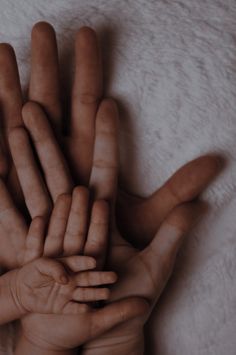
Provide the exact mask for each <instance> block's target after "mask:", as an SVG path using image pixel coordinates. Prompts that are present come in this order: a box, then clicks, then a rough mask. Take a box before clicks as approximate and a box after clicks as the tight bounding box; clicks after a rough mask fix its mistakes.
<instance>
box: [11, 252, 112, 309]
mask: <svg viewBox="0 0 236 355" xmlns="http://www.w3.org/2000/svg"><path fill="white" fill-rule="evenodd" d="M95 265H96V264H95V260H94V259H93V258H90V257H86V256H77V257H76V256H74V257H67V258H64V260H61V261H59V260H57V261H56V260H52V259H48V258H40V259H36V260H35V261H32V262H30V263H28V264H27V265H25V266H23V267H22V268H20V269H17V270H16V271H14V272H12V274H11V275H12V281H11V293H12V294H13V295H14V299H15V302H16V304H17V305H18V307H19V309H22V310H23V311H24V312H25V313H32V312H34V313H40V314H80V313H82V312H85V311H86V310H87V308H88V306H87V305H86V304H83V302H84V303H85V302H95V301H98V300H105V299H107V298H108V296H109V293H108V289H106V288H98V287H95V286H101V285H104V284H109V283H113V282H115V281H116V277H115V274H114V273H101V272H99V273H98V272H94V271H88V270H92V269H93V268H95ZM66 267H67V270H66ZM98 274H99V275H98Z"/></svg>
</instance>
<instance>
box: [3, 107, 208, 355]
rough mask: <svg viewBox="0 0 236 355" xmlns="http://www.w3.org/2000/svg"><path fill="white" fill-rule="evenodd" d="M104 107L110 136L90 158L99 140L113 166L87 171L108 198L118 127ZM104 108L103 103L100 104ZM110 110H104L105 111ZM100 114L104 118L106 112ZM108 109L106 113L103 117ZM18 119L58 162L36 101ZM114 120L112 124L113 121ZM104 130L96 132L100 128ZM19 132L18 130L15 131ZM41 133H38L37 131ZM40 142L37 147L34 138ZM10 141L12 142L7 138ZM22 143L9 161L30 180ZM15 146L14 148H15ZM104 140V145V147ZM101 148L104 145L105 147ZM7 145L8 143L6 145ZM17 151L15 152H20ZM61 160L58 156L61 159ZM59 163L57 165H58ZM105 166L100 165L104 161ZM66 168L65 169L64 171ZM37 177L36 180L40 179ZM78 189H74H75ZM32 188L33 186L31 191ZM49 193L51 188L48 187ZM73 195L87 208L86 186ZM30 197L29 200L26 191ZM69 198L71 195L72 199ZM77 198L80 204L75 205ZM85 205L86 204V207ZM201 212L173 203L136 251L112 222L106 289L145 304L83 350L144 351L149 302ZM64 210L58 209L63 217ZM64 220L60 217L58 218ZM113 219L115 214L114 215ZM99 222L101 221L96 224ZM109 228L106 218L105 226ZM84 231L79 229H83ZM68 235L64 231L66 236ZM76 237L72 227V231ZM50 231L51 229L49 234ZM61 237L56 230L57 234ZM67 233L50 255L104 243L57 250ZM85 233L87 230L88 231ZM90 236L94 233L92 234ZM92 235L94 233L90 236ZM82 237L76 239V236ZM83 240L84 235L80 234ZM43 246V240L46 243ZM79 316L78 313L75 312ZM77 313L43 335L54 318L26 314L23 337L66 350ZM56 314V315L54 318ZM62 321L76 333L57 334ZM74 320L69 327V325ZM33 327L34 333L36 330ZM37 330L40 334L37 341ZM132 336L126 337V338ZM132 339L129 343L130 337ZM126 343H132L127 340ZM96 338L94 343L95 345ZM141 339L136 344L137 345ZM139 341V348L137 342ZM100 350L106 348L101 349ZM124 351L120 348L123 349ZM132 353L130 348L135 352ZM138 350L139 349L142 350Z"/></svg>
mask: <svg viewBox="0 0 236 355" xmlns="http://www.w3.org/2000/svg"><path fill="white" fill-rule="evenodd" d="M107 104H109V106H108V107H106V111H105V109H104V112H103V123H104V122H105V123H106V124H105V125H104V129H105V128H106V129H110V131H111V132H112V140H111V139H110V137H109V136H108V137H107V134H106V135H105V137H107V138H106V139H105V137H104V135H100V134H97V140H96V142H95V153H94V161H100V155H101V156H104V154H103V150H102V149H101V148H100V147H101V146H100V144H99V143H100V140H102V142H103V145H102V147H103V149H106V151H108V152H109V155H106V164H107V165H106V166H108V167H109V166H112V167H113V169H112V170H111V169H102V170H99V171H98V167H97V164H93V168H92V173H91V186H92V188H93V190H94V191H95V193H96V195H97V196H99V197H100V198H104V197H106V198H108V199H109V200H113V199H114V194H115V191H116V189H115V181H116V177H115V175H114V176H113V174H116V173H117V169H116V168H114V167H115V166H117V159H118V156H117V148H118V137H117V134H118V131H117V120H118V112H117V110H116V107H115V105H114V103H112V106H111V103H110V101H109V102H107V101H106V105H107ZM103 107H104V103H103ZM108 109H109V110H108ZM105 112H106V114H107V116H106V115H105ZM108 113H109V115H108ZM106 117H109V121H110V122H109V123H108V122H106ZM23 120H24V123H25V125H26V127H27V129H28V132H29V134H30V136H31V138H32V141H33V142H34V146H35V150H36V152H37V154H38V156H39V159H40V154H41V153H40V152H42V151H45V149H46V147H48V138H47V137H50V139H51V142H53V145H54V146H53V148H52V147H51V149H49V150H48V152H49V153H48V154H49V156H52V160H53V161H58V162H59V160H60V158H61V153H59V146H58V145H57V142H56V140H55V138H54V137H53V132H52V130H51V128H50V126H49V125H47V123H46V120H47V119H46V116H45V114H44V113H43V111H42V110H41V109H40V107H39V106H37V105H36V104H32V103H28V104H26V106H25V108H24V109H23ZM112 122H113V124H112ZM104 129H102V130H101V131H102V132H104ZM17 130H18V129H17ZM20 130H21V131H22V130H24V129H23V128H21V129H20ZM41 134H42V135H41ZM13 135H14V136H15V131H13ZM41 136H43V137H44V140H41V139H40V137H41ZM39 141H40V145H39V144H38V142H39ZM10 142H11V140H10ZM21 143H22V142H21V141H19V142H18V141H17V139H14V145H16V146H15V147H14V148H15V151H14V149H13V150H12V155H13V159H14V162H15V165H16V168H17V172H18V175H19V177H20V181H27V180H29V176H31V171H32V169H33V170H34V172H35V175H39V169H38V168H37V167H36V166H35V165H34V164H33V161H31V160H30V158H29V155H27V154H24V150H23V151H22V150H21V152H20V150H19V148H20V146H21V147H22V144H21ZM18 144H19V146H17V145H18ZM104 144H105V146H104ZM104 147H105V148H104ZM11 148H12V144H11ZM19 152H20V153H19ZM22 155H24V156H25V157H26V158H25V159H26V160H25V163H24V164H23V168H22V167H21V166H20V174H19V164H18V161H19V160H21V159H22ZM41 157H42V161H41V166H42V167H43V169H44V175H45V176H47V175H48V174H47V169H48V167H47V164H46V159H45V162H43V159H44V155H41ZM63 161H64V159H63V158H62V162H63ZM61 165H62V163H61V164H59V166H61ZM104 166H105V165H104ZM65 171H67V169H66V170H65ZM109 179H111V181H113V184H112V185H111V186H113V188H112V189H109V190H108V189H107V184H102V183H101V182H103V181H110V180H109ZM39 181H41V180H39ZM77 189H78V188H77ZM34 190H35V191H36V190H37V189H34ZM48 190H49V192H50V191H51V189H50V188H48ZM23 192H24V193H25V198H26V200H28V198H27V194H26V193H27V191H25V190H24V189H23ZM75 196H76V197H77V199H78V202H77V203H76V205H77V206H79V205H81V206H88V205H89V195H88V193H87V192H86V189H84V188H79V190H77V193H76V195H75ZM28 197H29V200H30V197H32V198H33V195H32V193H31V196H30V195H29V196H28ZM72 201H73V199H72ZM79 202H80V203H79ZM62 206H63V210H64V213H66V212H65V210H66V201H63V205H62ZM86 208H87V207H85V210H86ZM203 212H204V204H202V203H201V202H189V203H185V204H182V205H180V206H177V207H176V208H174V209H173V211H172V212H171V213H170V214H169V215H168V216H167V217H166V218H165V220H164V221H163V222H162V223H161V225H160V228H159V229H158V231H157V233H156V236H155V237H154V238H153V240H152V241H151V242H150V243H149V245H148V246H147V247H146V248H144V249H143V250H142V251H140V250H138V249H136V248H135V247H134V246H132V244H129V243H128V242H127V241H125V239H124V238H123V237H122V236H121V234H120V233H119V232H118V230H117V228H116V226H115V224H114V227H113V229H112V231H113V232H112V239H111V245H110V250H109V257H108V263H107V266H108V267H109V268H110V267H111V268H112V269H114V270H115V271H116V272H117V273H118V275H119V279H118V282H117V285H116V286H114V287H113V288H112V292H111V300H112V301H115V300H121V299H124V298H126V297H135V298H136V297H140V298H143V299H144V300H146V301H148V304H149V307H148V308H147V309H146V312H145V313H144V314H142V315H140V317H136V319H135V320H133V321H130V322H128V321H127V322H126V323H125V324H123V325H122V326H121V327H120V328H118V327H116V329H115V330H111V331H109V332H107V333H105V334H104V336H100V337H99V339H98V340H95V341H93V342H92V343H90V344H87V345H86V346H85V349H84V351H85V353H87V352H88V353H90V352H91V353H95V352H96V351H98V353H100V352H101V351H107V353H108V352H109V351H111V350H112V351H117V353H118V352H119V351H120V346H121V341H120V343H119V344H120V345H119V349H115V350H114V345H113V344H112V343H113V342H114V343H115V344H116V339H117V337H119V339H121V340H122V342H123V346H125V347H128V348H127V353H129V351H130V346H132V347H134V351H136V350H135V349H137V348H138V349H141V351H142V349H143V343H142V341H141V340H140V339H142V337H140V334H142V329H143V325H144V324H145V322H146V320H147V319H148V317H149V315H150V313H151V310H152V308H153V306H154V305H155V303H156V301H157V300H158V298H159V296H160V294H161V292H162V290H163V288H164V286H165V284H166V282H167V281H168V278H169V276H170V274H171V271H172V268H173V265H174V262H175V258H176V254H177V251H178V250H179V248H180V246H181V242H182V240H183V238H184V236H185V234H187V233H188V231H189V230H190V229H191V228H192V227H193V225H194V224H195V223H196V222H197V220H198V219H199V217H200V216H201V215H202V214H203ZM62 213H63V211H61V212H60V215H61V216H62V215H63V214H62ZM86 218H87V217H86V213H82V214H80V228H81V226H85V225H86V222H83V220H82V219H85V220H86ZM63 219H64V218H63ZM113 220H115V218H114V217H113ZM99 225H101V224H100V223H99ZM106 226H107V228H108V218H107V224H106ZM82 230H83V228H82ZM70 234H71V233H69V235H70ZM76 234H77V235H80V236H81V231H80V233H78V231H77V233H76V232H75V231H74V232H73V233H72V235H76ZM49 235H50V233H49ZM59 235H61V233H59ZM66 235H67V234H66V233H65V238H64V243H63V244H62V243H61V241H60V240H57V241H55V240H54V242H53V243H51V247H50V255H52V256H55V257H56V256H57V253H59V254H60V253H64V254H65V255H67V254H66V253H69V254H71V255H73V254H75V253H80V254H85V255H91V256H94V257H96V258H98V259H100V258H99V255H102V254H104V250H105V248H104V242H102V243H101V241H100V242H99V240H98V239H95V240H94V242H93V243H91V244H90V245H91V246H89V245H84V244H83V243H74V244H73V245H70V247H69V248H68V246H67V247H66V250H65V249H61V247H62V245H63V248H65V245H66V240H67V237H66ZM89 235H90V233H89ZM91 235H93V233H91ZM95 235H96V234H95ZM80 239H81V238H80ZM82 240H83V238H82ZM45 244H46V245H47V241H46V243H45ZM103 262H104V258H103V260H101V259H100V260H99V267H102V265H103ZM79 317H80V316H79ZM79 317H77V319H76V317H68V319H67V321H65V320H64V321H63V322H58V323H57V324H58V327H59V328H57V326H56V325H55V323H53V325H54V326H53V327H51V326H50V327H49V329H51V331H50V332H49V333H48V331H47V330H46V329H47V327H46V322H47V323H49V324H50V323H52V322H54V319H53V318H49V317H45V316H39V315H38V316H37V315H32V316H28V317H27V318H26V319H24V320H23V327H24V334H25V336H26V338H27V339H30V340H31V343H32V342H33V343H34V344H35V345H36V346H38V347H46V344H47V346H48V348H49V349H50V350H52V351H62V350H63V349H64V346H65V344H67V347H68V348H72V349H73V348H74V347H75V346H78V345H79V343H78V340H80V332H79V330H78V328H77V327H76V326H75V320H76V321H78V319H79ZM57 318H58V316H57ZM62 324H63V325H65V330H66V329H68V328H70V329H74V330H75V332H73V331H71V332H70V334H68V333H67V332H66V334H65V338H63V337H62V336H61V334H62V329H63V325H62ZM72 324H73V326H72ZM35 329H37V333H36V332H35ZM38 334H40V337H39V339H40V340H39V339H38V337H37V336H38ZM58 334H60V338H58ZM130 339H131V340H130ZM134 339H135V340H137V339H138V343H137V341H135V343H134V344H133V341H134ZM130 341H131V343H130ZM97 342H98V343H97ZM140 342H141V344H140ZM140 345H141V346H140ZM104 349H105V350H104ZM122 351H124V349H123V350H122ZM134 353H135V352H134ZM141 353H142V352H141Z"/></svg>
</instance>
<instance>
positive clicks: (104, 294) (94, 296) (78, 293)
mask: <svg viewBox="0 0 236 355" xmlns="http://www.w3.org/2000/svg"><path fill="white" fill-rule="evenodd" d="M109 296H110V291H109V290H108V288H86V287H84V288H83V287H78V288H77V289H76V290H75V291H74V293H73V300H74V301H78V302H94V301H100V300H107V299H108V298H109Z"/></svg>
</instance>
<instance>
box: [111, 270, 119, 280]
mask: <svg viewBox="0 0 236 355" xmlns="http://www.w3.org/2000/svg"><path fill="white" fill-rule="evenodd" d="M117 280H118V275H117V273H115V272H110V283H115V282H117Z"/></svg>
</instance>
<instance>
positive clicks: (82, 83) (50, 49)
mask: <svg viewBox="0 0 236 355" xmlns="http://www.w3.org/2000/svg"><path fill="white" fill-rule="evenodd" d="M75 54H76V58H75V75H74V85H73V90H72V94H71V103H69V104H68V103H67V107H70V108H71V109H70V111H71V117H66V123H68V122H70V124H69V129H68V130H69V132H70V134H69V135H68V136H67V137H66V141H67V144H66V147H65V151H66V153H67V157H68V158H69V161H70V162H71V167H72V168H73V171H74V176H75V179H76V183H78V182H79V183H80V184H88V181H89V177H90V174H91V167H92V160H93V146H94V140H95V122H96V117H97V111H98V107H99V103H100V99H101V97H102V68H101V56H100V49H99V45H98V41H97V37H96V34H95V32H94V31H93V30H92V29H90V28H87V27H84V28H82V29H81V30H80V31H79V32H78V34H77V35H76V40H75ZM0 64H1V66H0V67H1V70H0V99H1V103H2V114H3V123H4V124H3V126H4V128H5V129H4V132H5V138H6V139H5V142H6V141H7V136H8V134H9V132H10V131H11V130H12V129H13V128H14V127H18V126H21V125H22V117H21V107H22V101H23V100H22V94H21V89H20V83H19V75H18V70H17V64H16V59H15V55H14V51H13V49H12V48H11V47H10V46H9V45H6V44H2V45H1V46H0ZM28 98H29V99H30V100H32V101H36V102H38V103H40V104H41V106H42V107H43V108H44V110H45V112H46V113H47V114H48V115H49V117H50V120H51V122H52V124H53V126H54V128H55V130H57V132H60V128H61V127H62V125H63V124H62V121H63V118H64V119H65V117H63V111H65V110H63V108H62V105H61V95H60V80H59V65H58V54H57V43H56V37H55V33H54V30H53V28H52V27H51V26H50V25H49V24H47V23H42V22H41V23H38V24H36V25H35V26H34V28H33V31H32V43H31V75H30V84H29V93H28ZM109 105H110V106H111V105H112V104H111V103H110V104H109V103H107V104H106V106H109ZM111 109H112V108H111ZM108 110H109V108H108ZM66 111H68V109H67V110H66ZM67 128H68V127H67ZM111 139H112V136H111ZM5 150H6V151H7V144H5ZM7 163H8V164H7ZM98 164H100V165H101V164H103V161H101V162H99V163H98ZM7 166H8V168H7ZM0 169H1V171H0V173H2V174H3V175H4V176H7V180H8V181H10V182H11V184H10V185H11V189H10V190H11V191H14V196H20V195H21V194H20V189H19V184H18V183H17V179H16V174H15V171H14V169H13V168H12V165H11V161H10V159H9V158H8V160H7V161H2V163H1V164H0ZM218 169H219V163H218V159H217V158H216V157H214V156H205V157H201V158H199V159H197V160H194V161H193V162H191V163H189V164H188V165H187V166H185V167H184V168H182V169H181V170H180V171H179V172H178V173H177V174H175V175H174V176H173V177H172V178H171V179H170V180H169V181H168V182H167V183H166V184H164V187H162V188H160V189H158V190H157V192H155V193H154V194H153V195H152V196H151V197H149V198H146V199H141V198H134V197H132V196H129V195H127V194H124V193H120V190H119V194H118V197H119V199H118V201H119V203H118V208H117V218H118V225H119V227H121V229H122V232H123V234H125V235H126V234H127V236H128V237H129V238H130V239H131V241H132V242H133V243H135V244H136V243H137V244H139V245H140V244H147V243H148V242H149V241H150V240H151V239H152V238H153V236H154V234H155V231H156V229H157V227H158V225H159V224H160V222H161V220H163V216H165V215H166V214H167V213H168V211H170V210H172V209H173V208H174V207H175V206H176V205H178V204H181V203H183V202H185V201H190V200H192V199H193V198H195V197H196V196H198V195H199V194H200V193H201V192H202V191H203V190H204V189H205V187H206V186H207V185H208V183H209V182H210V181H211V180H212V179H213V178H214V177H215V175H216V173H217V172H218ZM106 184H108V186H110V185H112V184H113V182H112V181H111V178H110V179H109V181H106ZM65 190H67V191H64V192H68V186H67V187H66V189H65ZM20 200H21V201H22V197H20ZM163 200H164V201H166V204H165V206H163V204H162V201H163ZM142 216H145V218H140V217H142ZM136 239H138V240H136Z"/></svg>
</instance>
